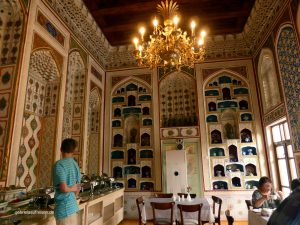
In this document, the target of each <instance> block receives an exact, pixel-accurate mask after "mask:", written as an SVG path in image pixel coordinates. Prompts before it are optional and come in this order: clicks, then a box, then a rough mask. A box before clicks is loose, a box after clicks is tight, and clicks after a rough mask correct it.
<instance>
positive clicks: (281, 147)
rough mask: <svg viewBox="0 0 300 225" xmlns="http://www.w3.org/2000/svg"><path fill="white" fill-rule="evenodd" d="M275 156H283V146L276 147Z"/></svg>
mask: <svg viewBox="0 0 300 225" xmlns="http://www.w3.org/2000/svg"><path fill="white" fill-rule="evenodd" d="M276 153H277V158H285V153H284V147H283V146H277V147H276Z"/></svg>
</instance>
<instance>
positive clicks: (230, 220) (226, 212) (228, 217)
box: [225, 209, 234, 225]
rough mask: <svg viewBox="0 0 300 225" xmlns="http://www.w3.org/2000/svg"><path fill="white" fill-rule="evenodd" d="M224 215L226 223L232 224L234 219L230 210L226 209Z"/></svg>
mask: <svg viewBox="0 0 300 225" xmlns="http://www.w3.org/2000/svg"><path fill="white" fill-rule="evenodd" d="M225 216H226V218H227V222H228V225H233V222H234V219H233V217H232V216H230V211H229V209H227V210H226V211H225Z"/></svg>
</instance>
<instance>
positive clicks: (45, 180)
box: [37, 117, 56, 187]
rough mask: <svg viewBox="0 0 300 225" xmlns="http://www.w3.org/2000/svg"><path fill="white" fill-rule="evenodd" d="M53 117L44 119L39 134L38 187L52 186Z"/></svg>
mask: <svg viewBox="0 0 300 225" xmlns="http://www.w3.org/2000/svg"><path fill="white" fill-rule="evenodd" d="M55 122H56V120H55V117H45V118H44V119H43V127H42V130H41V134H43V136H41V137H40V139H41V150H40V153H39V158H38V159H39V164H40V165H39V171H40V172H39V174H38V184H37V186H38V187H47V186H51V185H52V180H51V178H52V176H50V174H52V164H53V154H54V152H53V148H51V147H49V146H53V143H55V139H56V137H55V134H56V132H55V127H56V125H55Z"/></svg>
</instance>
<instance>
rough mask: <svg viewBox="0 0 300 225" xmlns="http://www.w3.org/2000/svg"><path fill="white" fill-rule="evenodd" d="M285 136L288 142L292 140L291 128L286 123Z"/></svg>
mask: <svg viewBox="0 0 300 225" xmlns="http://www.w3.org/2000/svg"><path fill="white" fill-rule="evenodd" d="M284 134H285V138H286V140H290V139H291V136H290V130H289V126H288V123H287V122H285V123H284Z"/></svg>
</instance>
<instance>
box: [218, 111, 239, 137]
mask: <svg viewBox="0 0 300 225" xmlns="http://www.w3.org/2000/svg"><path fill="white" fill-rule="evenodd" d="M221 123H222V126H223V133H224V138H225V139H239V125H238V117H237V114H236V112H235V111H234V110H232V109H226V110H225V111H223V112H222V114H221Z"/></svg>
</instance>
